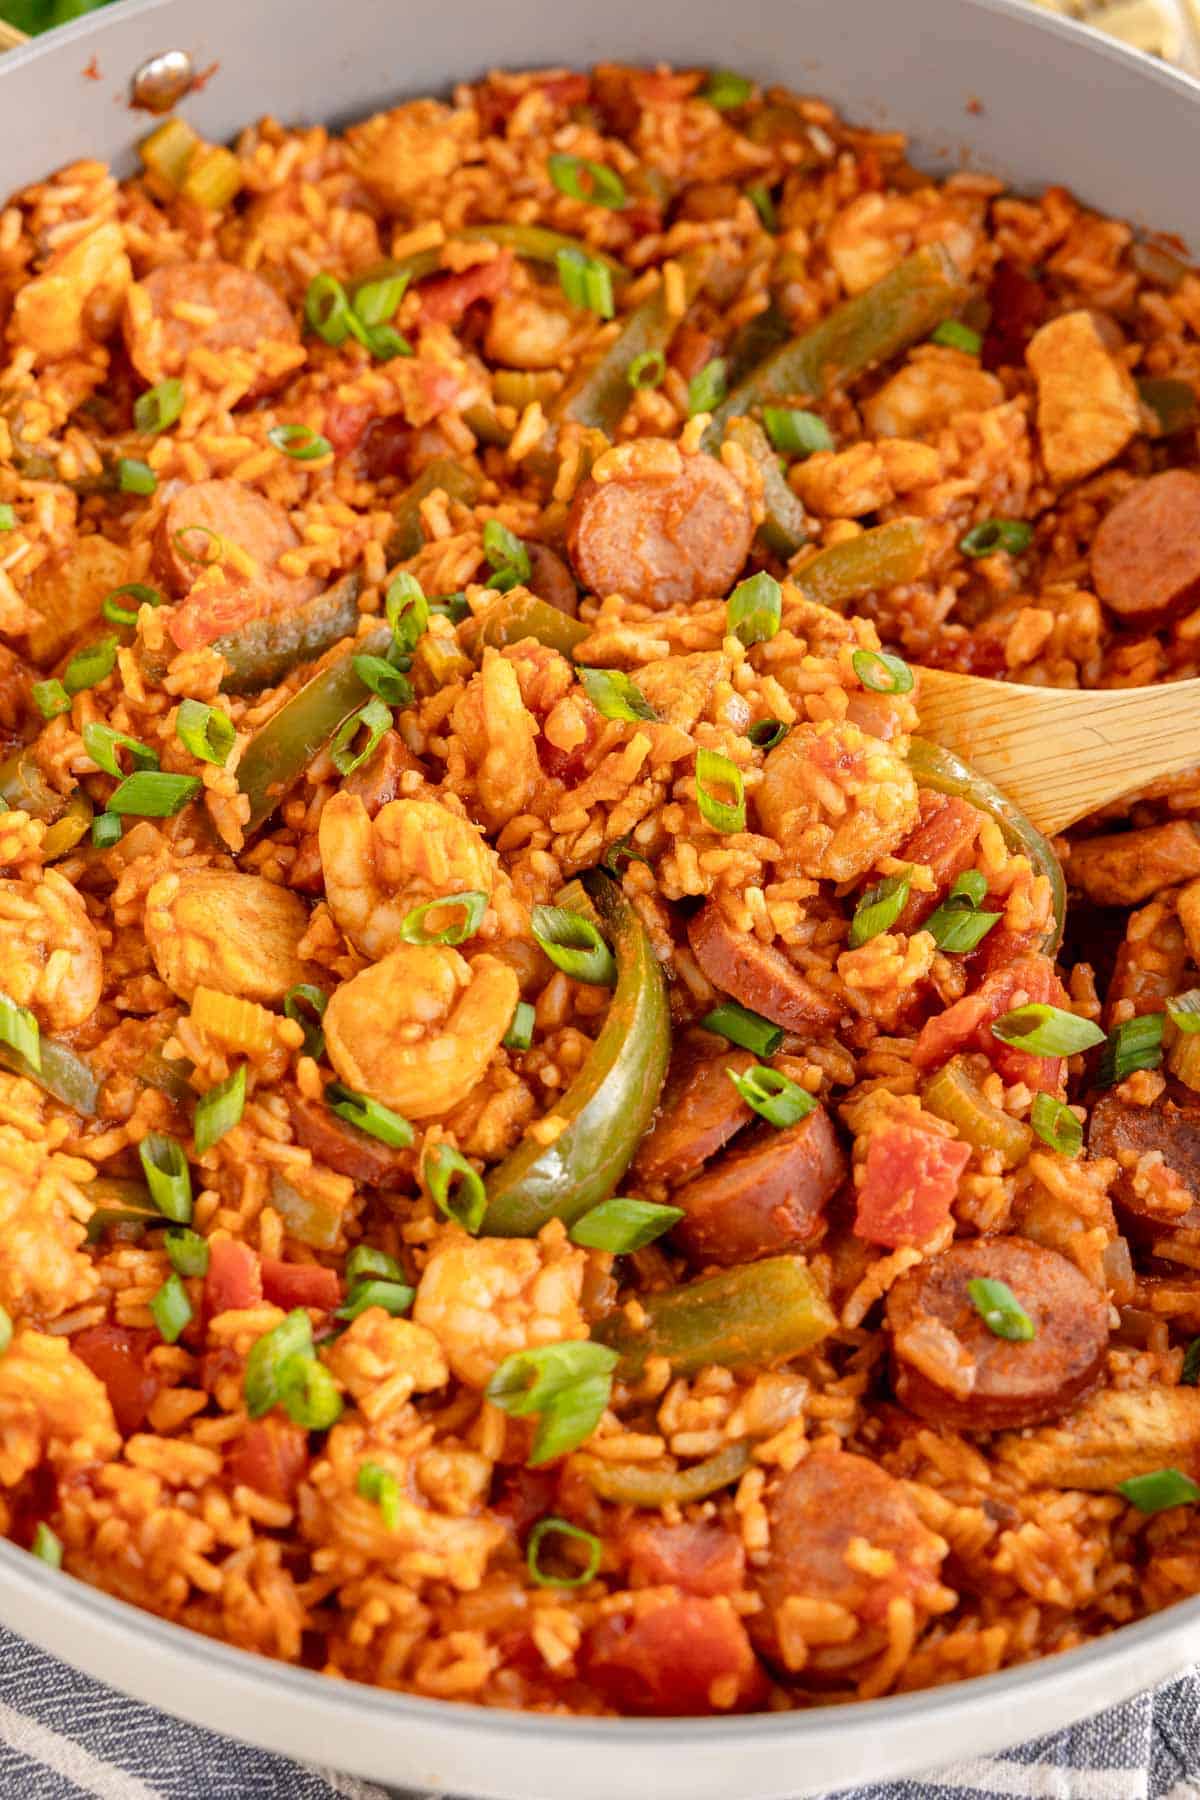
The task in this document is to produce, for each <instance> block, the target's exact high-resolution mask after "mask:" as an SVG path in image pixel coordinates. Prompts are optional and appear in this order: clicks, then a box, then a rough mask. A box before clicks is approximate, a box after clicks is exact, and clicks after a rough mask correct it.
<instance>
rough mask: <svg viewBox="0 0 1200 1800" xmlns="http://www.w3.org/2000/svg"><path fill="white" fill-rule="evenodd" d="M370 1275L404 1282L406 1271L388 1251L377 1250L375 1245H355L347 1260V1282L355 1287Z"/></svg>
mask: <svg viewBox="0 0 1200 1800" xmlns="http://www.w3.org/2000/svg"><path fill="white" fill-rule="evenodd" d="M370 1275H378V1276H380V1277H381V1278H382V1279H383V1280H384V1281H403V1280H404V1270H403V1269H402V1268H401V1267H400V1264H399V1263H398V1262H397V1261H396V1259H395V1257H394V1256H389V1255H388V1253H387V1251H386V1250H377V1249H376V1248H375V1246H374V1244H355V1246H354V1248H353V1250H352V1251H351V1252H350V1254H349V1256H348V1257H347V1258H346V1280H347V1281H348V1282H350V1283H351V1285H353V1283H354V1282H356V1281H362V1280H363V1279H364V1277H366V1276H370Z"/></svg>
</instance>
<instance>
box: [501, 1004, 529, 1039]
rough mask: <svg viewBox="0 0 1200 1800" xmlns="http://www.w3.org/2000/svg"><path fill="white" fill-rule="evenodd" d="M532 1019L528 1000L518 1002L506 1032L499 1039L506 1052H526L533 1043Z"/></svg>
mask: <svg viewBox="0 0 1200 1800" xmlns="http://www.w3.org/2000/svg"><path fill="white" fill-rule="evenodd" d="M534 1017H535V1015H534V1010H533V1008H532V1006H531V1005H530V1004H529V1002H528V1000H518V1001H517V1004H516V1006H515V1008H514V1009H513V1016H512V1018H511V1019H510V1021H509V1026H508V1030H507V1031H506V1032H505V1034H504V1036H503V1037H502V1038H501V1039H500V1042H501V1043H502V1044H503V1045H504V1048H505V1049H506V1050H528V1048H529V1046H530V1044H532V1042H533V1026H534Z"/></svg>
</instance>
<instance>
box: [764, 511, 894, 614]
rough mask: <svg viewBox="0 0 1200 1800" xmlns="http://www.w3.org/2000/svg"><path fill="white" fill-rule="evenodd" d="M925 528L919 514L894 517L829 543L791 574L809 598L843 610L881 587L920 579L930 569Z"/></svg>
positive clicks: (806, 597)
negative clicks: (913, 516)
mask: <svg viewBox="0 0 1200 1800" xmlns="http://www.w3.org/2000/svg"><path fill="white" fill-rule="evenodd" d="M925 544H926V529H925V525H924V523H923V522H922V521H921V520H920V519H892V520H891V521H890V522H889V523H888V524H886V525H875V526H873V527H872V528H871V530H870V531H863V532H860V533H859V535H858V537H853V538H847V539H846V541H845V542H844V543H841V544H830V546H829V548H828V549H827V550H822V551H821V553H820V555H819V556H814V557H813V559H812V561H811V562H810V563H806V564H805V565H804V567H803V568H802V569H799V570H797V572H796V573H795V574H794V575H793V576H792V581H793V582H794V583H795V585H796V586H797V587H798V588H799V589H800V592H801V593H802V594H803V595H804V597H805V599H806V600H815V601H816V603H817V604H818V606H828V607H830V608H831V609H832V610H833V611H834V612H841V611H843V610H844V608H845V607H846V606H847V605H848V604H849V602H850V601H851V600H858V599H861V597H862V596H863V595H864V594H870V593H874V591H875V590H876V588H886V587H897V586H898V585H899V584H900V583H901V582H907V581H918V580H919V579H920V577H921V575H922V574H923V573H924V570H925Z"/></svg>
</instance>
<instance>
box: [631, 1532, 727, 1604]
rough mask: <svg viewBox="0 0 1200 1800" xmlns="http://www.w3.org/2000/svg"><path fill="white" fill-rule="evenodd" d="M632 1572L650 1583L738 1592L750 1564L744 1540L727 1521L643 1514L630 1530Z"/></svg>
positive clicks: (690, 1589)
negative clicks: (668, 1519)
mask: <svg viewBox="0 0 1200 1800" xmlns="http://www.w3.org/2000/svg"><path fill="white" fill-rule="evenodd" d="M625 1549H626V1552H627V1554H628V1557H629V1567H630V1573H631V1574H632V1576H633V1578H634V1580H635V1582H636V1583H637V1584H638V1585H641V1586H644V1587H678V1588H682V1589H683V1591H684V1593H686V1594H703V1595H709V1596H711V1595H714V1594H736V1593H737V1591H738V1589H739V1588H740V1587H741V1585H742V1578H743V1576H744V1574H745V1570H746V1553H745V1551H744V1550H743V1548H742V1540H741V1538H740V1537H739V1536H738V1535H737V1533H736V1532H734V1531H731V1530H730V1529H729V1528H728V1526H726V1525H719V1524H715V1523H704V1524H692V1523H689V1522H686V1521H685V1522H683V1523H681V1524H679V1525H664V1524H662V1522H661V1521H660V1520H658V1519H637V1520H635V1522H634V1523H633V1524H632V1525H631V1526H630V1527H629V1530H628V1531H627V1532H626V1533H625Z"/></svg>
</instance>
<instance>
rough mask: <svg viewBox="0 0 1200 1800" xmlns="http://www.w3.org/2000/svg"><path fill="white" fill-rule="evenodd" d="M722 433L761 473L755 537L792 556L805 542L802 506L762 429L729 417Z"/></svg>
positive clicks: (772, 548) (745, 421) (775, 551)
mask: <svg viewBox="0 0 1200 1800" xmlns="http://www.w3.org/2000/svg"><path fill="white" fill-rule="evenodd" d="M725 436H726V438H727V440H728V441H729V442H730V443H734V444H737V445H739V446H740V448H741V449H742V450H743V451H744V452H745V453H746V455H747V456H748V457H749V458H750V461H751V462H752V463H754V464H756V466H757V468H758V470H759V473H760V474H761V475H762V484H763V504H764V506H765V507H766V509H767V510H766V515H765V517H764V519H763V522H762V524H761V525H760V526H759V528H758V535H759V537H760V538H761V539H762V542H763V543H764V544H765V545H766V547H767V549H768V550H772V551H774V553H775V555H776V556H782V557H784V558H787V557H789V556H794V555H795V553H796V551H797V550H799V548H800V546H801V544H806V543H807V542H808V533H807V531H806V530H805V529H804V508H803V507H802V506H801V504H800V502H799V500H797V498H796V496H795V494H793V492H792V490H791V488H790V487H789V486H788V484H787V481H786V480H785V479H784V474H783V470H782V469H781V468H780V467H779V458H778V456H777V455H776V453H775V451H774V450H772V448H771V445H770V441H769V439H768V438H767V434H766V432H765V431H764V430H763V428H762V426H761V425H756V424H755V422H754V420H753V419H744V418H743V419H731V420H730V422H729V430H728V431H727V432H726V433H725Z"/></svg>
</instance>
